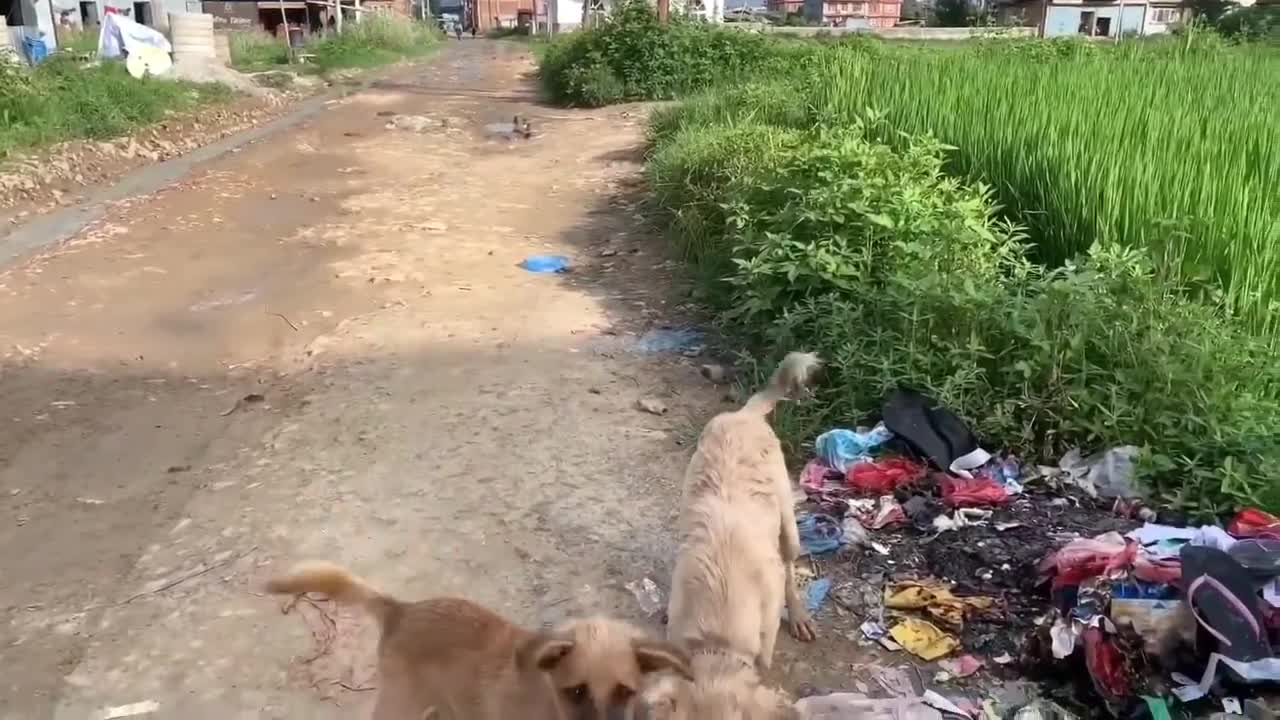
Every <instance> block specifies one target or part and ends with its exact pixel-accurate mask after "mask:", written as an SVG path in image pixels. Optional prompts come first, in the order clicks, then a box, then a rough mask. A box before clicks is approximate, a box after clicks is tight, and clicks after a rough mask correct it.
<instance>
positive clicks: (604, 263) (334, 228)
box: [0, 41, 791, 720]
mask: <svg viewBox="0 0 1280 720" xmlns="http://www.w3.org/2000/svg"><path fill="white" fill-rule="evenodd" d="M530 67H531V66H530V65H529V62H528V58H527V56H526V54H525V53H524V51H523V50H522V49H521V48H520V47H519V46H518V45H514V44H507V43H489V42H482V41H475V42H468V41H464V42H461V43H457V44H451V46H450V47H449V48H448V49H447V50H446V51H444V52H443V53H442V54H441V55H440V56H439V57H437V58H436V59H435V60H434V61H432V62H431V63H429V64H427V65H425V66H422V67H418V68H407V69H404V70H402V71H399V72H398V73H396V74H394V75H393V76H392V79H391V80H388V81H384V82H380V83H377V84H375V85H374V86H373V87H371V88H370V89H368V90H366V91H364V92H361V93H357V94H355V95H352V96H350V97H347V98H345V99H343V100H341V101H335V102H334V103H332V104H331V106H330V107H329V108H328V109H327V110H326V111H324V112H322V113H319V114H318V115H315V116H314V117H311V118H309V119H307V120H306V121H305V122H303V123H302V124H301V125H299V126H298V127H296V128H294V129H291V130H286V131H282V132H279V133H276V134H274V135H272V136H271V137H268V138H266V139H263V140H261V141H259V142H256V143H254V144H252V145H249V146H247V147H245V148H244V149H242V150H241V151H239V152H235V153H232V154H229V155H227V156H224V157H222V158H220V159H216V160H212V161H210V162H207V163H204V164H202V165H198V166H196V167H195V168H194V169H193V170H192V171H191V173H190V174H189V175H188V176H186V177H185V178H184V179H183V180H181V181H180V182H179V183H177V184H175V185H171V186H169V187H167V188H166V189H164V190H161V191H159V192H157V193H154V194H151V195H146V196H139V197H134V198H132V199H129V200H126V201H124V202H121V203H117V204H115V205H112V206H111V207H109V208H108V209H107V212H106V213H105V216H104V217H103V218H102V219H101V220H98V221H96V222H94V223H91V224H90V225H89V226H88V227H87V228H85V229H83V230H82V231H80V232H78V233H76V234H75V235H74V236H73V237H72V239H70V240H69V241H67V242H65V243H62V244H60V245H58V246H56V247H53V248H49V249H47V250H46V251H45V252H43V254H40V255H37V256H34V257H32V256H27V257H25V258H23V259H21V260H19V261H17V262H14V263H10V264H9V265H8V266H7V267H6V268H5V269H4V271H3V274H2V275H0V352H2V353H3V370H2V371H0V397H3V398H4V403H3V412H2V413H0V423H3V424H2V425H0V427H3V428H4V431H3V432H2V433H0V509H2V510H3V512H2V513H0V547H3V548H4V549H5V552H4V554H3V556H0V608H3V609H4V611H5V622H4V624H3V625H0V667H3V668H4V673H3V674H2V675H0V696H2V698H3V702H0V717H2V718H5V719H6V720H7V719H8V718H23V719H24V720H28V719H31V718H59V719H61V718H67V719H69V720H70V719H72V718H98V717H102V711H103V709H106V708H117V707H118V706H127V705H131V704H134V703H147V704H146V705H140V706H135V707H133V708H130V711H139V710H146V709H151V710H152V713H151V715H149V717H159V718H205V717H208V718H215V717H216V718H220V719H223V718H258V717H264V718H284V717H290V718H302V717H305V718H317V719H321V718H337V717H358V716H359V712H360V707H361V706H363V705H366V704H367V703H368V700H369V698H370V697H371V695H372V694H371V693H369V692H365V689H367V688H368V687H370V686H371V685H372V683H373V682H375V681H374V680H371V678H370V667H371V666H370V656H369V651H370V646H369V643H370V640H371V632H370V631H371V628H369V627H368V625H367V623H365V622H363V621H362V620H361V619H360V618H359V617H358V616H357V614H355V613H353V612H347V611H345V610H335V609H334V608H330V607H319V606H312V605H309V604H304V605H302V606H300V607H298V608H296V609H294V610H293V612H291V613H290V614H288V615H284V614H282V611H281V608H280V606H279V604H278V603H277V602H276V600H275V599H273V598H268V597H264V596H262V595H261V594H260V592H259V585H260V584H261V582H262V580H263V579H264V578H265V577H267V576H268V575H269V574H271V573H273V572H276V571H279V570H281V569H283V568H285V567H287V566H288V565H290V564H292V563H293V562H294V561H296V560H299V559H305V558H331V559H334V560H337V561H340V562H343V563H346V564H349V565H350V566H352V567H354V568H355V569H356V570H358V571H359V572H360V573H362V574H364V575H366V576H368V577H370V578H372V579H374V580H376V582H378V583H379V584H381V585H383V586H385V587H386V588H388V589H390V590H393V591H394V592H396V593H397V594H400V595H402V596H404V597H415V596H425V595H428V594H431V593H459V594H464V595H466V596H469V597H472V598H474V599H476V600H478V601H481V602H483V603H486V604H488V605H490V606H492V607H494V608H496V609H499V610H501V611H503V612H505V613H507V614H509V615H510V616H512V617H513V618H516V619H518V620H520V621H522V622H526V623H531V624H533V623H540V622H544V621H550V620H555V619H558V618H560V617H563V616H565V615H567V614H570V613H573V612H576V611H579V610H592V611H601V610H603V611H607V612H613V613H615V614H619V615H622V616H626V617H631V618H635V619H642V616H641V615H640V611H639V609H638V607H637V604H636V602H635V600H634V598H633V597H632V595H631V593H630V592H628V591H627V590H626V589H625V588H624V585H625V584H626V583H627V582H629V581H632V580H636V579H638V578H641V577H644V576H646V575H647V576H651V577H653V578H655V579H656V580H658V582H659V583H660V584H662V585H664V586H665V584H666V582H667V578H668V576H669V567H670V562H671V556H672V552H673V548H674V541H673V538H672V534H671V525H672V521H673V519H674V516H675V512H676V498H677V496H678V492H677V485H678V479H679V476H680V472H681V470H682V468H683V464H684V463H685V461H686V459H687V454H688V452H689V448H688V441H689V440H690V438H691V437H692V436H693V434H694V433H696V431H697V429H698V428H699V427H700V426H701V424H702V423H703V422H704V421H705V420H706V418H707V417H709V415H710V413H712V412H714V411H715V410H717V409H718V408H720V407H723V405H721V395H722V392H721V391H719V390H717V389H716V388H713V387H710V386H709V385H708V384H706V383H705V382H704V381H702V380H701V379H700V378H698V377H697V373H696V371H695V367H694V361H691V360H689V359H687V358H684V357H681V356H680V355H678V354H675V355H662V354H645V353H641V352H638V351H637V349H636V347H635V345H636V333H642V332H644V331H645V330H647V329H649V328H652V327H656V326H659V325H661V324H662V323H664V322H670V321H673V320H676V321H678V320H679V309H678V308H677V307H675V306H676V305H677V304H678V303H679V300H678V299H673V298H677V297H678V294H677V291H676V290H675V289H673V285H672V284H671V281H670V276H671V275H672V274H673V270H672V266H671V265H670V264H669V263H666V262H664V256H663V251H662V245H661V241H660V240H659V239H658V237H657V233H656V232H654V231H653V230H651V229H647V228H646V226H645V225H644V223H642V222H640V221H639V219H638V216H637V215H636V214H635V209H634V207H633V205H632V203H633V200H631V199H628V198H629V194H630V192H631V191H629V188H631V186H632V185H633V181H634V178H635V177H636V176H637V175H638V173H639V172H640V170H641V164H640V162H639V157H638V155H637V151H638V150H639V144H640V141H641V138H642V135H643V125H642V118H641V117H640V116H639V115H640V113H639V112H638V111H637V110H636V109H634V108H633V109H631V112H628V111H627V109H625V108H622V109H620V108H613V109H609V110H606V111H598V112H592V113H586V112H581V113H579V112H566V111H563V110H551V109H547V108H541V107H538V106H536V104H535V103H534V100H535V98H534V95H533V93H532V85H531V83H530V82H529V81H528V80H527V79H526V78H523V77H522V74H524V73H527V71H528V70H529V69H530ZM389 112H396V113H410V114H421V115H426V116H429V117H431V118H434V119H435V120H437V121H444V122H445V123H446V124H447V128H433V129H428V130H427V131H426V132H423V133H416V132H410V131H404V130H392V129H386V128H385V127H384V124H385V123H386V122H387V117H386V116H385V115H386V113H389ZM517 112H519V113H521V114H525V113H527V114H528V115H529V116H531V117H532V119H533V123H534V129H535V131H536V132H537V133H538V136H537V137H535V138H534V139H532V140H528V141H523V140H521V141H515V142H510V141H508V140H507V139H505V138H502V137H498V136H495V135H493V134H490V133H488V132H487V131H486V125H488V124H491V123H500V122H504V121H509V120H510V118H511V116H512V115H513V114H515V113H517ZM535 253H561V254H565V255H568V256H570V257H571V258H572V259H573V261H574V267H575V271H574V272H572V273H570V274H566V275H538V274H533V273H529V272H525V271H524V270H521V269H519V268H518V267H517V263H519V262H520V260H521V259H523V258H524V257H526V256H528V255H531V254H535ZM641 397H657V398H661V399H663V400H664V401H665V402H666V403H667V405H669V406H670V408H671V412H670V413H669V414H667V415H665V416H661V417H659V416H654V415H650V414H644V413H641V412H639V411H638V410H637V409H636V403H637V401H638V399H639V398H641ZM649 622H650V623H651V624H652V625H653V626H654V627H655V629H658V625H657V621H656V620H650V621H649ZM313 636H314V637H313ZM784 642H785V641H784ZM317 643H320V645H323V646H324V647H326V648H327V650H326V651H325V652H324V653H322V654H320V655H319V656H318V657H315V658H314V659H311V656H313V655H316V649H317V647H318V645H317ZM782 652H783V654H784V657H789V655H788V653H789V652H791V649H790V646H789V645H788V646H786V647H784V648H783V649H782ZM782 665H783V666H784V667H788V664H787V662H783V663H782ZM150 703H154V705H151V704H150Z"/></svg>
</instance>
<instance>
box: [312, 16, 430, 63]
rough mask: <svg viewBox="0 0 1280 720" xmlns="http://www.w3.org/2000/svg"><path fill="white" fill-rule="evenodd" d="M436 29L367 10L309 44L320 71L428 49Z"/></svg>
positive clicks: (387, 60)
mask: <svg viewBox="0 0 1280 720" xmlns="http://www.w3.org/2000/svg"><path fill="white" fill-rule="evenodd" d="M438 41H439V31H437V30H436V29H435V28H434V27H432V26H429V25H427V24H426V23H421V22H417V21H414V20H408V19H405V18H402V17H399V16H396V15H392V14H390V13H369V14H368V15H366V16H365V17H364V19H363V20H361V22H359V23H348V24H347V25H346V26H345V27H344V28H343V30H342V32H341V33H335V34H330V35H326V36H325V37H324V38H323V39H321V40H320V41H319V42H316V43H313V44H312V45H310V46H309V48H308V51H309V52H311V53H314V54H315V56H316V57H315V63H316V65H317V66H318V67H320V69H322V70H332V69H340V68H365V67H376V66H378V65H386V64H388V63H392V62H395V61H397V60H401V59H404V58H410V57H418V56H421V55H425V54H426V53H429V52H431V51H432V50H433V49H434V48H435V47H436V45H437V43H438Z"/></svg>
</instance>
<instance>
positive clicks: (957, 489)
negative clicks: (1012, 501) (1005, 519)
mask: <svg viewBox="0 0 1280 720" xmlns="http://www.w3.org/2000/svg"><path fill="white" fill-rule="evenodd" d="M938 485H939V486H941V488H942V501H943V502H944V503H946V504H947V505H949V506H951V507H977V506H980V505H1003V504H1004V503H1007V502H1009V491H1008V490H1006V489H1005V487H1004V486H1003V485H1001V484H1000V483H998V482H996V481H995V480H993V479H991V477H990V476H987V475H979V476H977V477H974V478H969V479H966V478H957V477H951V476H950V475H941V476H939V478H938Z"/></svg>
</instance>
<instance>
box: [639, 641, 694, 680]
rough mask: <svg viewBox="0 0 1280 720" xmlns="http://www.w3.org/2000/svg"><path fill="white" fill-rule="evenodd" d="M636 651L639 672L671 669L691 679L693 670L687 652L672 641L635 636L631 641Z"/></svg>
mask: <svg viewBox="0 0 1280 720" xmlns="http://www.w3.org/2000/svg"><path fill="white" fill-rule="evenodd" d="M631 647H632V649H634V650H635V651H636V664H638V665H639V666H640V672H642V673H645V674H646V675H647V674H649V673H653V672H660V671H662V670H671V671H673V672H675V673H676V674H677V675H679V676H680V677H683V678H684V679H685V680H689V681H692V680H693V670H692V669H691V668H690V667H689V653H687V652H685V650H684V648H682V647H680V646H679V645H676V644H674V643H669V642H664V641H662V640H649V639H647V638H637V639H635V640H632V641H631Z"/></svg>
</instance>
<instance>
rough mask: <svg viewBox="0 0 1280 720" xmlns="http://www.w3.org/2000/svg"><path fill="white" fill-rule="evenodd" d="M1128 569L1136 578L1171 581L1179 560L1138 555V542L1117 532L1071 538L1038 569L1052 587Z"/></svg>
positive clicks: (1177, 575) (1179, 574)
mask: <svg viewBox="0 0 1280 720" xmlns="http://www.w3.org/2000/svg"><path fill="white" fill-rule="evenodd" d="M1129 570H1132V571H1133V574H1134V576H1135V577H1137V578H1138V579H1139V580H1145V581H1147V582H1154V583H1173V582H1177V581H1178V580H1180V579H1181V577H1182V564H1181V563H1180V562H1178V561H1177V560H1173V559H1160V558H1151V557H1146V556H1142V555H1139V554H1138V544H1137V543H1136V542H1129V541H1126V540H1125V539H1124V536H1122V535H1121V534H1120V533H1118V532H1109V533H1104V534H1102V535H1099V536H1097V537H1092V538H1080V539H1078V540H1072V541H1071V542H1069V543H1067V544H1066V545H1064V546H1063V547H1061V548H1059V549H1058V550H1057V551H1056V552H1053V553H1050V554H1049V555H1048V556H1047V557H1045V559H1044V560H1042V561H1041V562H1040V572H1041V573H1043V574H1045V575H1046V576H1052V578H1053V586H1052V587H1053V589H1055V590H1057V589H1058V588H1062V587H1070V586H1074V585H1079V584H1080V583H1082V582H1084V581H1085V580H1090V579H1092V578H1096V577H1099V576H1106V577H1118V576H1120V575H1124V574H1125V573H1126V572H1128V571H1129Z"/></svg>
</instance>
